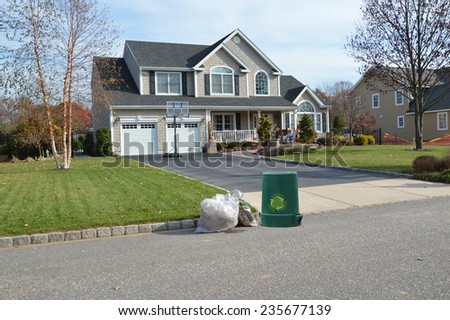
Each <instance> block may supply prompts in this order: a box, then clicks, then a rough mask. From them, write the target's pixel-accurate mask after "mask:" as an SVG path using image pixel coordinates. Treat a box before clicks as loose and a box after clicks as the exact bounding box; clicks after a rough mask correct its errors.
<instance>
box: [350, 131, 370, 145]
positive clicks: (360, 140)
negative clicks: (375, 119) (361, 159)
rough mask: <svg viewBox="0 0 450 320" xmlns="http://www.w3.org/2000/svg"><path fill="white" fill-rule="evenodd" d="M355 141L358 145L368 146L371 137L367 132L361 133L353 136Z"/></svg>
mask: <svg viewBox="0 0 450 320" xmlns="http://www.w3.org/2000/svg"><path fill="white" fill-rule="evenodd" d="M353 143H354V144H356V145H357V146H367V145H368V144H369V139H368V138H367V136H366V135H365V134H360V135H359V136H356V137H354V138H353Z"/></svg>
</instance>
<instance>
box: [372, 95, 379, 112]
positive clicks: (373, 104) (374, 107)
mask: <svg viewBox="0 0 450 320" xmlns="http://www.w3.org/2000/svg"><path fill="white" fill-rule="evenodd" d="M375 97H378V106H375V103H374V102H375V100H374V98H375ZM380 104H381V103H380V94H379V93H374V94H372V109H379V108H380Z"/></svg>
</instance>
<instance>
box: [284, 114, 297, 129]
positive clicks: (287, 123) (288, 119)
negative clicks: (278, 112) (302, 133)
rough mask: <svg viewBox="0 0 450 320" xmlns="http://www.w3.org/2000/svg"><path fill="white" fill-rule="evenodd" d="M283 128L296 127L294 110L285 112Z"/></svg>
mask: <svg viewBox="0 0 450 320" xmlns="http://www.w3.org/2000/svg"><path fill="white" fill-rule="evenodd" d="M283 129H295V117H294V114H293V113H292V112H285V114H284V128H283Z"/></svg>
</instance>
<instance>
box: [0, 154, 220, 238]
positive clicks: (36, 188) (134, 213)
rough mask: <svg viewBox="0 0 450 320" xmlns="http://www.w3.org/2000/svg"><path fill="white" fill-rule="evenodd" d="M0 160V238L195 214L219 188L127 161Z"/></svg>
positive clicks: (135, 222)
mask: <svg viewBox="0 0 450 320" xmlns="http://www.w3.org/2000/svg"><path fill="white" fill-rule="evenodd" d="M102 161H108V162H109V163H112V161H114V159H104V158H103V159H102V158H83V159H74V160H73V162H72V168H71V169H69V170H55V169H54V163H53V161H52V160H42V161H31V162H23V163H0V199H1V200H0V236H5V235H20V234H32V233H40V232H50V231H67V230H79V229H82V228H89V227H99V226H115V225H128V224H138V223H149V222H159V221H170V220H181V219H189V218H195V217H198V216H199V214H200V202H201V201H202V200H203V199H205V198H208V197H211V196H213V195H215V194H216V193H223V191H222V190H220V189H217V188H214V187H211V186H208V185H206V184H203V183H201V182H198V181H195V180H191V179H187V178H184V177H180V176H178V175H176V174H173V173H169V172H166V171H164V170H160V169H155V168H151V167H148V166H143V165H140V164H139V163H137V162H135V161H132V160H130V161H129V163H128V164H127V165H126V166H124V163H123V160H122V163H120V165H118V166H114V167H106V166H102Z"/></svg>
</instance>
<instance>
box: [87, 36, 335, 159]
mask: <svg viewBox="0 0 450 320" xmlns="http://www.w3.org/2000/svg"><path fill="white" fill-rule="evenodd" d="M92 79H93V80H92V92H93V118H94V129H95V130H96V129H98V128H100V127H107V128H109V129H110V130H111V136H112V144H113V152H114V154H116V155H139V154H164V153H171V152H173V151H174V145H175V143H174V139H175V137H174V131H175V130H176V135H177V145H178V146H177V149H178V152H180V153H186V152H200V151H201V149H202V147H203V146H204V145H205V144H206V143H207V142H208V140H209V138H210V137H212V138H213V139H215V140H216V141H218V142H231V141H239V142H241V141H247V140H257V134H256V128H257V126H258V123H259V117H260V116H261V114H266V115H267V116H268V117H269V119H270V120H271V121H272V124H273V127H274V129H275V128H280V129H288V128H291V129H295V127H296V123H297V120H298V118H299V117H300V116H301V115H302V114H308V115H310V116H311V117H312V118H313V119H314V123H315V129H316V131H318V133H324V132H326V131H328V129H329V124H328V110H329V108H330V106H327V105H325V104H324V103H323V102H322V101H321V100H320V99H319V98H318V97H317V96H316V95H315V94H314V92H313V91H312V90H310V88H309V87H307V86H305V85H303V84H302V83H301V82H300V81H298V80H296V79H295V78H294V77H292V76H284V75H282V71H281V69H280V68H279V67H278V66H277V65H276V64H275V63H274V62H272V61H271V60H270V59H269V57H267V56H266V55H265V54H264V53H263V52H262V51H261V50H260V49H259V48H258V47H257V46H256V45H255V44H254V43H253V42H252V41H251V40H250V39H249V38H248V37H247V36H246V35H245V34H244V33H243V32H242V31H240V30H239V29H236V30H235V31H233V32H231V33H230V34H228V35H227V36H225V37H224V38H222V39H220V40H219V41H217V42H216V43H214V44H212V45H193V44H177V43H161V42H143V41H126V42H125V47H124V51H123V57H121V58H110V57H95V58H94V65H93V76H92ZM174 102H175V103H181V102H182V103H185V104H187V105H188V108H189V112H188V113H184V114H183V115H182V116H181V117H177V118H176V122H174V119H173V117H172V116H171V115H170V114H167V112H166V110H167V105H168V104H169V105H170V104H171V103H174Z"/></svg>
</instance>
